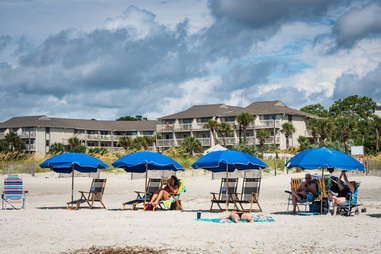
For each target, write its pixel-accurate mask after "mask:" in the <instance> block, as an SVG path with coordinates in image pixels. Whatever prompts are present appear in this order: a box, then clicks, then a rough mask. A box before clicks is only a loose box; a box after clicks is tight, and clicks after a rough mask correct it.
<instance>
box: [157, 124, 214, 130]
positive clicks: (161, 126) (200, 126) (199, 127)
mask: <svg viewBox="0 0 381 254" xmlns="http://www.w3.org/2000/svg"><path fill="white" fill-rule="evenodd" d="M200 130H209V129H208V128H206V127H205V124H202V123H197V124H194V123H183V124H158V125H156V131H157V132H173V131H179V132H181V131H200Z"/></svg>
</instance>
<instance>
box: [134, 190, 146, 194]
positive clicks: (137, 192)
mask: <svg viewBox="0 0 381 254" xmlns="http://www.w3.org/2000/svg"><path fill="white" fill-rule="evenodd" d="M135 193H136V194H141V193H145V191H135Z"/></svg>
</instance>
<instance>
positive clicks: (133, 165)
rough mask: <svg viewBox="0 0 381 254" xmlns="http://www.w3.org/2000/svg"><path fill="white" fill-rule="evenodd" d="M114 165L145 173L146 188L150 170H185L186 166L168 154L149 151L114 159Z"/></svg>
mask: <svg viewBox="0 0 381 254" xmlns="http://www.w3.org/2000/svg"><path fill="white" fill-rule="evenodd" d="M112 165H113V166H114V167H116V168H123V169H124V170H125V171H126V172H131V173H145V174H146V180H145V188H144V189H147V174H148V170H172V171H178V170H181V171H184V168H183V167H182V166H181V165H180V164H179V163H177V162H176V161H175V160H173V159H171V158H169V157H168V156H165V155H163V154H160V153H154V152H148V151H147V152H136V153H130V154H127V155H125V156H123V157H122V158H119V159H118V160H116V161H114V162H113V163H112ZM144 197H145V195H144Z"/></svg>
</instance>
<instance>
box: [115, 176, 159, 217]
mask: <svg viewBox="0 0 381 254" xmlns="http://www.w3.org/2000/svg"><path fill="white" fill-rule="evenodd" d="M161 186H162V181H161V178H149V179H148V185H147V189H146V191H135V193H136V195H137V196H136V198H135V199H134V200H131V201H128V202H125V203H123V204H122V210H125V209H126V205H132V207H131V208H132V210H135V209H136V206H137V205H138V204H142V203H144V201H146V202H147V201H150V200H151V197H152V195H153V194H154V193H155V192H157V191H158V190H159V189H160V188H161ZM143 205H144V204H143Z"/></svg>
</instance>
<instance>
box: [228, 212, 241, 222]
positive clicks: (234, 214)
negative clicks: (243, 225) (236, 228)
mask: <svg viewBox="0 0 381 254" xmlns="http://www.w3.org/2000/svg"><path fill="white" fill-rule="evenodd" d="M230 218H231V219H232V220H233V221H234V222H235V223H239V219H240V218H239V215H238V213H236V212H232V213H231V215H230Z"/></svg>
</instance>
